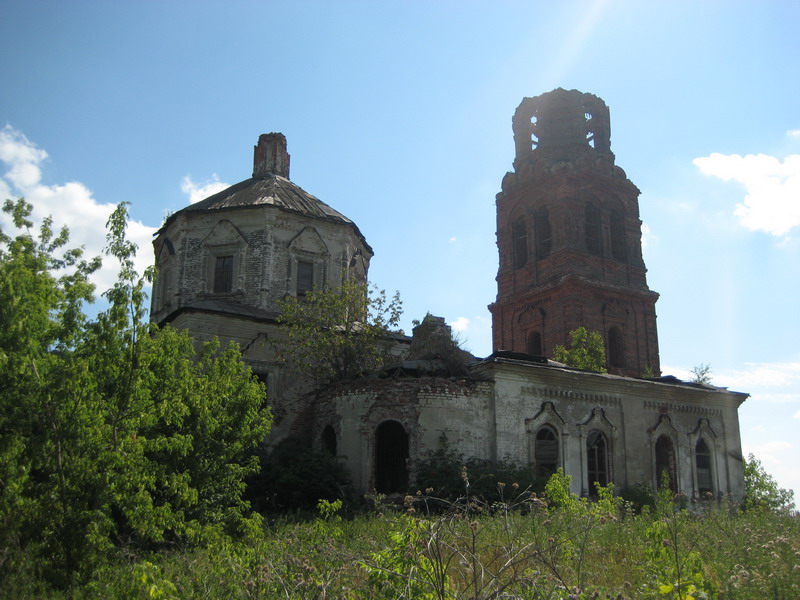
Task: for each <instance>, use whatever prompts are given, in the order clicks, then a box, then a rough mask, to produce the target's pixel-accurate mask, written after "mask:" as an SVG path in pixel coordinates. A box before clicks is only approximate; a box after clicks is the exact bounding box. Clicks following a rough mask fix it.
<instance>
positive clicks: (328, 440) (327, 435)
mask: <svg viewBox="0 0 800 600" xmlns="http://www.w3.org/2000/svg"><path fill="white" fill-rule="evenodd" d="M322 447H323V448H324V449H325V450H327V451H328V452H329V453H330V454H331V456H336V432H335V431H334V430H333V427H332V426H330V425H326V426H325V429H323V430H322Z"/></svg>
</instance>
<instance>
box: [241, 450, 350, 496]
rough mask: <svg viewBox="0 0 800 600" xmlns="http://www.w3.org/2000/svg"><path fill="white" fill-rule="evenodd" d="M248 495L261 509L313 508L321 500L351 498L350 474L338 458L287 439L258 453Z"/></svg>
mask: <svg viewBox="0 0 800 600" xmlns="http://www.w3.org/2000/svg"><path fill="white" fill-rule="evenodd" d="M259 458H260V462H261V470H260V472H259V473H258V474H257V475H255V476H253V477H252V478H251V479H250V485H249V488H248V494H247V496H248V498H249V499H250V501H251V502H252V503H253V505H254V507H255V508H256V509H257V510H259V511H261V512H267V511H270V510H291V509H304V510H308V509H313V508H315V507H316V506H317V503H318V502H319V501H320V500H328V501H333V500H336V499H352V497H353V493H352V486H351V483H350V473H349V471H348V470H347V467H345V466H344V465H343V464H342V463H341V462H339V461H338V460H337V458H336V457H335V456H333V455H331V454H330V453H328V452H326V451H324V450H314V449H313V448H310V447H308V445H306V444H304V443H302V442H301V441H300V440H297V439H294V438H289V439H286V440H284V441H283V442H281V443H279V444H278V445H277V446H275V448H274V449H273V450H272V452H268V451H267V449H266V448H264V449H262V450H261V453H260V457H259Z"/></svg>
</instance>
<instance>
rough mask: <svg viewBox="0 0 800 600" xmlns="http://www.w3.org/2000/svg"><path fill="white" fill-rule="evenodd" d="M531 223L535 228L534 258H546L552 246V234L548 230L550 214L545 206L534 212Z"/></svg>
mask: <svg viewBox="0 0 800 600" xmlns="http://www.w3.org/2000/svg"><path fill="white" fill-rule="evenodd" d="M533 222H534V227H535V228H536V258H537V259H540V258H547V257H548V256H550V249H551V246H552V244H553V233H552V231H551V229H550V212H549V211H548V210H547V207H546V206H543V207H541V208H540V209H538V210H537V211H536V213H535V214H534V217H533Z"/></svg>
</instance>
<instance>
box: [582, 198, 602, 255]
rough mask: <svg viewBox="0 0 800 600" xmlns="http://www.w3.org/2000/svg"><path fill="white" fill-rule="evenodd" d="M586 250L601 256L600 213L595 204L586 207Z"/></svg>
mask: <svg viewBox="0 0 800 600" xmlns="http://www.w3.org/2000/svg"><path fill="white" fill-rule="evenodd" d="M585 234H586V249H587V250H588V251H589V252H591V253H592V254H600V211H599V210H598V209H597V207H596V206H595V205H594V204H587V205H586V214H585Z"/></svg>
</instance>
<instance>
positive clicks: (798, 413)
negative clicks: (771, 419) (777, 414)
mask: <svg viewBox="0 0 800 600" xmlns="http://www.w3.org/2000/svg"><path fill="white" fill-rule="evenodd" d="M792 418H793V419H800V410H798V411H797V412H796V413H794V414H793V415H792Z"/></svg>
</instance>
